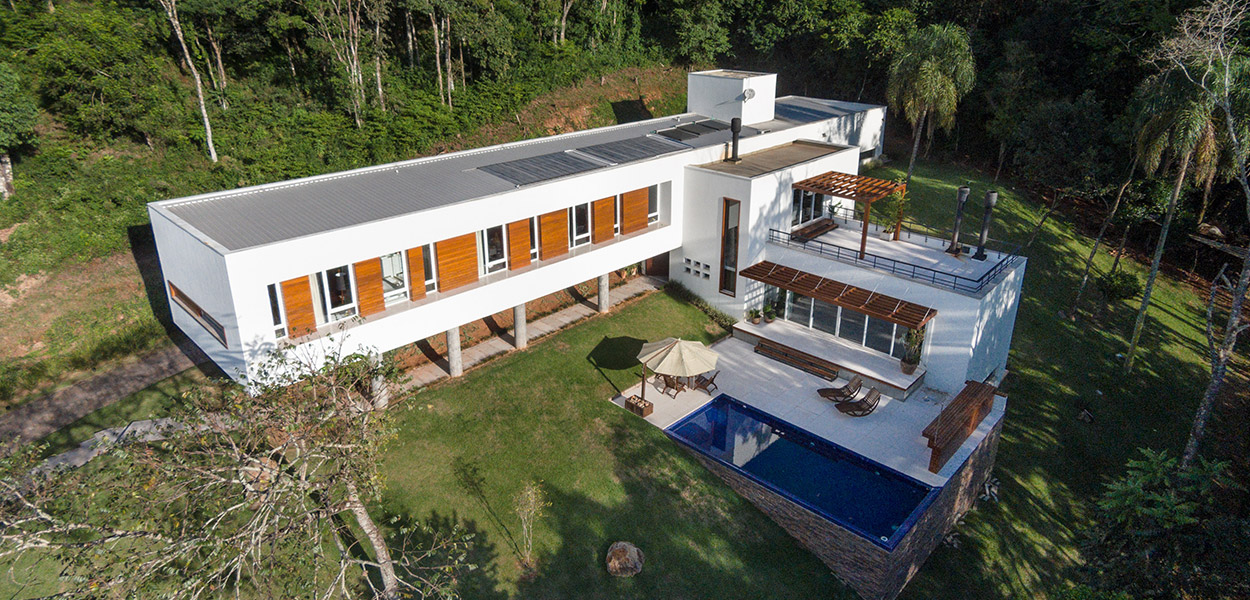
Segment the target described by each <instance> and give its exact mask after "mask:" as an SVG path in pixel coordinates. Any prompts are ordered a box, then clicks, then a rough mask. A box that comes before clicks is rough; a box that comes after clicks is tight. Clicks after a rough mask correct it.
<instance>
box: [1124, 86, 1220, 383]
mask: <svg viewBox="0 0 1250 600" xmlns="http://www.w3.org/2000/svg"><path fill="white" fill-rule="evenodd" d="M1198 91H1199V90H1198V89H1197V87H1195V86H1194V85H1193V84H1192V83H1190V82H1189V81H1188V80H1187V79H1184V78H1182V77H1180V76H1179V75H1178V74H1175V73H1170V72H1164V73H1160V74H1158V75H1154V76H1151V77H1150V78H1149V79H1147V80H1146V81H1145V82H1144V83H1143V84H1142V87H1141V89H1140V90H1139V92H1140V93H1141V94H1142V95H1143V97H1144V98H1146V108H1145V119H1144V121H1143V123H1142V128H1141V130H1140V135H1139V136H1138V143H1137V155H1138V157H1139V158H1140V160H1141V162H1142V165H1143V167H1144V168H1145V170H1146V172H1158V171H1159V170H1160V169H1161V168H1163V167H1164V165H1166V164H1169V163H1173V162H1175V163H1176V165H1177V171H1176V184H1175V185H1174V186H1173V187H1172V199H1171V201H1169V202H1168V207H1167V212H1166V213H1165V214H1164V217H1163V225H1162V227H1161V228H1160V230H1159V241H1158V242H1157V243H1156V244H1155V252H1154V258H1153V259H1152V260H1151V263H1150V275H1149V276H1148V277H1147V278H1146V288H1145V290H1144V291H1143V292H1142V301H1141V307H1140V308H1138V309H1137V320H1136V321H1135V322H1134V323H1133V335H1132V339H1131V340H1130V341H1129V348H1128V356H1127V357H1126V358H1125V360H1124V372H1125V373H1128V372H1129V371H1131V370H1132V369H1133V359H1134V355H1135V354H1136V353H1137V343H1138V342H1139V341H1141V332H1142V328H1143V326H1144V325H1145V323H1146V311H1147V310H1148V309H1149V308H1150V293H1151V291H1153V289H1154V283H1155V278H1156V277H1158V275H1159V263H1160V262H1161V261H1162V260H1163V246H1164V244H1165V243H1166V242H1167V237H1168V228H1170V227H1171V225H1172V219H1173V217H1175V216H1176V206H1177V204H1178V203H1179V202H1178V200H1179V199H1180V195H1181V188H1182V187H1183V186H1184V183H1185V176H1186V175H1187V174H1189V172H1190V169H1193V170H1194V171H1197V172H1200V173H1204V172H1206V170H1207V169H1209V168H1212V167H1211V165H1212V164H1213V163H1214V162H1215V161H1216V160H1217V159H1218V157H1219V144H1218V142H1217V139H1216V138H1217V134H1216V131H1217V130H1216V121H1215V119H1216V114H1215V104H1214V103H1212V102H1211V101H1210V99H1208V98H1206V97H1204V96H1202V95H1200V94H1199V93H1198Z"/></svg>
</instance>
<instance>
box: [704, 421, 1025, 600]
mask: <svg viewBox="0 0 1250 600" xmlns="http://www.w3.org/2000/svg"><path fill="white" fill-rule="evenodd" d="M1001 430H1002V421H999V422H998V424H996V425H995V426H994V428H993V429H992V430H991V431H990V433H989V435H987V436H986V437H985V439H984V440H983V441H982V442H981V445H980V446H979V447H977V449H976V450H975V451H974V452H973V453H972V455H971V456H970V457H969V459H968V460H967V461H966V462H965V463H964V465H963V466H962V467H960V469H959V470H958V471H956V472H955V474H954V475H953V476H952V477H951V479H950V480H949V481H948V482H947V484H946V485H945V486H944V487H943V488H942V491H941V492H939V493H938V495H937V497H936V498H935V499H934V500H933V503H932V504H930V505H929V508H928V509H927V510H926V511H925V512H924V514H922V515H921V516H920V518H919V519H918V520H917V521H916V523H915V524H913V525H912V527H911V530H910V531H908V532H907V534H906V535H905V536H904V537H903V539H902V540H901V541H900V542H899V544H898V546H896V547H895V548H894V551H893V552H891V551H887V550H885V549H884V548H882V547H880V546H878V545H876V544H874V543H872V542H870V541H868V540H866V539H864V538H863V537H861V536H860V535H859V534H856V533H854V532H851V531H850V530H847V529H844V528H842V527H841V526H839V525H837V524H835V523H833V522H830V521H828V520H826V519H825V518H823V517H821V516H819V515H817V514H816V513H814V512H812V511H810V510H807V509H806V508H803V507H802V506H799V505H798V504H795V503H794V502H791V501H789V500H787V499H785V498H783V497H781V496H779V495H777V494H775V493H773V492H772V491H771V490H769V489H768V488H765V487H764V486H762V485H760V484H758V483H756V482H755V481H753V480H751V479H750V478H749V477H746V476H744V475H743V474H741V473H739V472H737V471H736V470H733V469H731V468H729V467H727V466H725V465H723V464H721V463H719V462H716V461H714V460H712V459H710V458H708V457H707V456H705V455H703V454H702V453H700V452H697V451H693V450H691V451H690V452H691V453H692V454H693V455H694V456H695V458H697V459H698V460H699V462H701V463H703V466H705V467H707V468H708V470H710V471H712V472H713V473H715V474H716V475H717V476H719V477H720V478H721V479H723V480H725V482H726V483H728V484H729V487H731V488H733V489H734V491H736V492H738V494H739V495H741V496H742V497H744V498H746V499H747V500H750V501H751V503H752V504H754V505H755V506H756V507H758V508H759V509H760V510H762V511H764V513H765V514H767V515H768V516H769V517H770V518H772V520H774V521H776V522H777V523H778V524H779V525H781V526H782V528H784V529H785V530H786V531H787V532H788V533H789V534H790V535H791V536H793V537H794V538H795V539H796V540H798V541H799V543H800V544H802V545H803V547H805V548H807V549H808V551H810V552H811V553H812V554H815V555H816V557H817V558H819V559H820V560H821V562H823V563H825V565H827V566H828V567H829V568H830V569H832V570H833V572H834V574H835V575H837V576H838V577H839V578H840V579H842V580H843V581H844V582H846V584H847V585H849V586H850V587H851V588H852V589H854V590H855V591H856V592H857V593H858V594H859V595H860V596H861V597H863V598H864V599H865V600H893V599H894V598H895V597H896V596H898V594H899V592H901V591H903V587H904V586H906V585H907V582H908V581H909V580H911V578H912V576H914V575H915V574H916V572H917V571H919V570H920V567H921V565H923V564H924V561H925V559H927V558H928V557H929V554H930V553H931V552H933V549H934V548H936V547H937V545H938V544H939V543H941V541H942V538H943V536H945V535H946V533H947V532H948V531H950V529H951V527H952V526H954V524H955V521H956V520H958V519H959V516H960V515H962V514H963V513H964V512H965V511H967V510H968V509H969V508H971V507H972V505H973V503H974V502H975V501H976V498H977V496H978V495H979V494H980V492H981V486H982V484H983V483H984V482H985V481H986V479H988V478H989V475H990V470H991V469H992V468H993V466H994V457H995V454H996V452H997V450H998V438H999V434H1000V432H1001ZM683 447H684V445H683ZM687 450H689V448H687Z"/></svg>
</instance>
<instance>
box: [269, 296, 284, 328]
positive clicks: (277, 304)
mask: <svg viewBox="0 0 1250 600" xmlns="http://www.w3.org/2000/svg"><path fill="white" fill-rule="evenodd" d="M269 312H271V313H273V337H275V338H278V339H282V338H284V337H286V318H285V317H286V310H284V307H283V306H282V288H280V287H278V284H276V283H271V284H269Z"/></svg>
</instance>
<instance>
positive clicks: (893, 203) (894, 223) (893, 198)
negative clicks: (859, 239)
mask: <svg viewBox="0 0 1250 600" xmlns="http://www.w3.org/2000/svg"><path fill="white" fill-rule="evenodd" d="M909 202H910V199H909V198H908V197H907V188H906V187H900V188H899V189H897V190H895V191H894V193H892V194H890V195H889V196H886V198H885V206H884V207H882V211H881V214H882V215H883V216H885V218H887V219H889V220H890V221H891V223H890V224H889V225H888V226H886V228H885V229H883V230H881V239H884V240H897V239H898V236H899V233H901V232H902V230H903V221H904V220H905V219H907V205H908V204H909Z"/></svg>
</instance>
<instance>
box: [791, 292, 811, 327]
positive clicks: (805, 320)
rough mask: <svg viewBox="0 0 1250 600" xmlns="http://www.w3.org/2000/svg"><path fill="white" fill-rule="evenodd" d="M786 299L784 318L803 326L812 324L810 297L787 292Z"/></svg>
mask: <svg viewBox="0 0 1250 600" xmlns="http://www.w3.org/2000/svg"><path fill="white" fill-rule="evenodd" d="M787 296H788V298H787V299H786V320H787V321H794V322H795V323H798V324H799V325H802V326H804V327H811V326H812V299H811V298H808V297H807V296H800V295H798V294H796V293H794V292H789V293H788V294H787Z"/></svg>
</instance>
